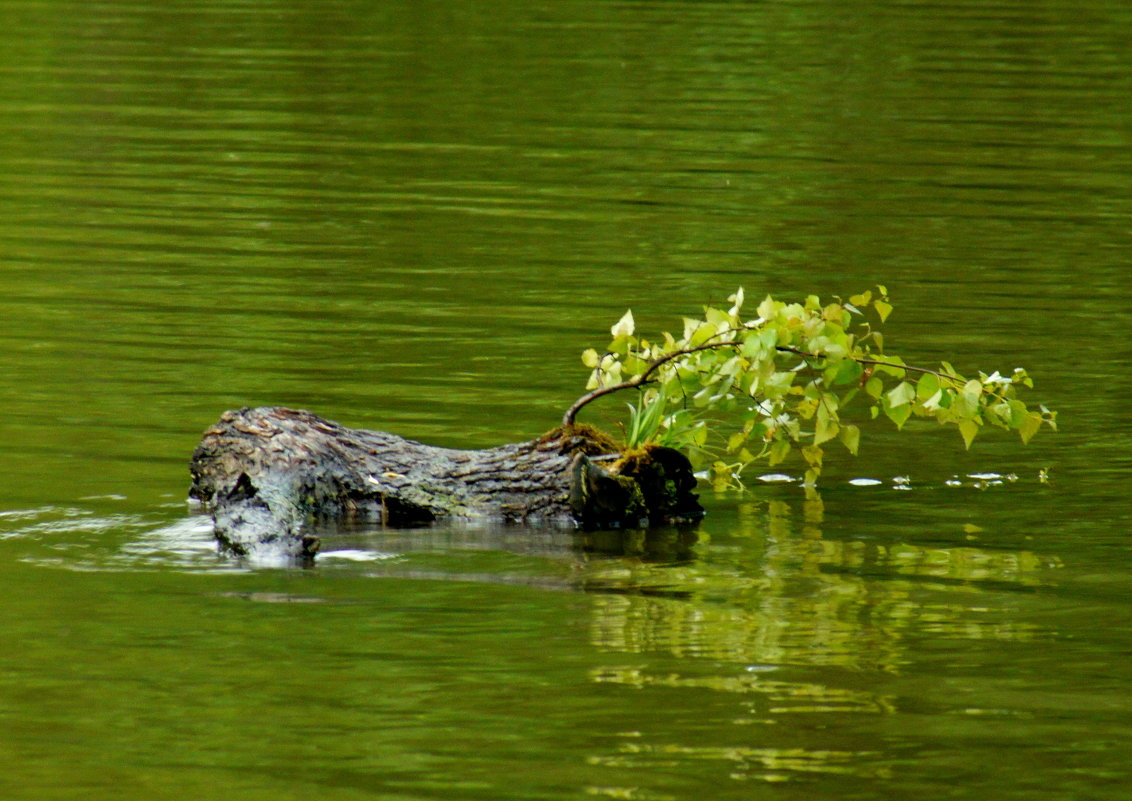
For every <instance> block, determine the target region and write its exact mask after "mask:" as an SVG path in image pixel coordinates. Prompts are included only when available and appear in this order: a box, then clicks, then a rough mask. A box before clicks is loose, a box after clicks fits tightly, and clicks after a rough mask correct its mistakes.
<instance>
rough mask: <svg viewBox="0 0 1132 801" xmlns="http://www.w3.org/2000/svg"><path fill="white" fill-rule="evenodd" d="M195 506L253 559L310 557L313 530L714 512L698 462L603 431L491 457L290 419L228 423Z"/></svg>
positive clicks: (577, 521) (195, 469) (200, 457)
mask: <svg viewBox="0 0 1132 801" xmlns="http://www.w3.org/2000/svg"><path fill="white" fill-rule="evenodd" d="M190 472H191V475H192V487H191V488H190V490H189V495H190V497H193V498H196V499H198V500H200V501H201V502H202V503H204V504H206V505H207V507H208V509H209V511H210V512H211V514H212V517H213V520H214V522H215V530H216V537H217V540H218V541H219V542H220V544H221V546H222V547H223V548H224V549H226V550H227V551H229V552H231V553H234V554H237V555H244V556H257V555H270V556H280V555H283V556H291V557H296V558H310V557H312V556H313V555H314V554H315V553H316V552H317V550H318V546H319V543H318V538H317V537H316V536H314V535H313V534H311V533H310V523H311V522H312V521H315V520H318V519H320V518H321V519H328V518H347V519H357V520H366V521H373V522H380V523H382V524H384V525H387V526H391V527H403V526H416V525H422V524H428V523H432V522H437V521H445V520H457V519H472V518H486V519H495V520H500V521H504V522H510V523H518V524H541V525H568V526H583V527H589V528H604V527H617V526H641V525H649V524H652V525H658V524H662V523H674V522H682V521H687V520H692V519H696V518H698V517H700V516H701V515H702V514H703V509H702V507H701V506H700V505H699V503H698V501H697V496H696V495H695V494H694V493H693V491H692V490H694V488H695V486H696V480H695V477H694V476H693V475H692V468H691V465H690V464H689V462H688V460H687V458H685V457H684V455H683V454H681V453H679V452H678V451H674V450H672V449H669V448H656V447H653V448H646V449H643V450H641V451H637V452H635V453H630V454H622V453H620V452H618V450H617V445H616V443H614V442H613V441H612V440H610V439H609V438H608V437H605V436H604V435H601V434H600V432H596V431H595V430H593V429H589V428H583V427H573V428H571V429H569V430H563V429H559V430H557V431H554V432H550V433H549V434H548V435H545V436H543V437H540V438H539V439H537V440H531V441H529V442H521V443H516V444H511V445H502V446H500V447H497V448H489V449H486V450H455V449H450V448H438V447H434V446H431V445H423V444H421V443H419V442H413V441H412V440H407V439H404V438H402V437H398V436H395V435H393V434H387V433H384V432H379V431H366V430H364V429H352V428H347V427H345V426H341V425H339V424H338V423H334V422H332V421H330V420H326V419H323V418H321V417H319V416H317V415H315V414H312V413H311V412H306V411H299V410H295V409H287V408H283V407H261V408H257V409H249V408H244V409H240V410H237V411H229V412H225V413H224V414H223V415H222V416H221V417H220V420H219V421H218V422H217V423H216V424H215V425H213V426H212V427H211V428H209V429H208V430H207V431H205V433H204V435H203V437H202V438H201V442H200V444H199V445H198V446H197V448H196V450H195V451H194V453H193V456H192V462H191V465H190Z"/></svg>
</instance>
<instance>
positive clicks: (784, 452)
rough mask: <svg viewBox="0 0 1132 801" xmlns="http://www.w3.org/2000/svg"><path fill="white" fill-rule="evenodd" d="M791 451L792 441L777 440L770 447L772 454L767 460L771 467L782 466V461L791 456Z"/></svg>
mask: <svg viewBox="0 0 1132 801" xmlns="http://www.w3.org/2000/svg"><path fill="white" fill-rule="evenodd" d="M790 450H791V446H790V440H788V439H780V440H775V443H774V444H773V445H771V446H770V454H769V456H768V458H767V461H768V462H769V464H770V466H771V467H774V466H775V465H776V464H781V463H782V461H783V460H784V459H785V458H786V457H787V456H789V455H790Z"/></svg>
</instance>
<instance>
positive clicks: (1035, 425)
mask: <svg viewBox="0 0 1132 801" xmlns="http://www.w3.org/2000/svg"><path fill="white" fill-rule="evenodd" d="M1041 427H1042V416H1041V415H1040V414H1038V413H1037V412H1030V413H1029V414H1027V415H1026V416H1025V417H1023V418H1022V421H1021V423H1020V424H1019V426H1018V433H1019V435H1021V437H1022V444H1023V445H1025V444H1028V443H1029V442H1030V438H1031V437H1033V436H1034V434H1037V433H1038V429H1039V428H1041Z"/></svg>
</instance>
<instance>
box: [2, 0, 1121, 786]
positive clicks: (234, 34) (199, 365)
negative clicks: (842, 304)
mask: <svg viewBox="0 0 1132 801" xmlns="http://www.w3.org/2000/svg"><path fill="white" fill-rule="evenodd" d="M0 31H2V33H0V41H2V42H3V47H0V280H2V283H0V404H2V405H0V411H2V414H0V642H2V643H3V647H2V648H0V765H2V766H3V768H2V769H0V798H4V799H18V800H20V801H22V800H24V799H27V800H28V801H32V800H34V801H51V800H53V799H67V801H75V800H76V799H78V800H83V799H90V800H92V801H93V800H96V799H97V800H99V801H101V799H116V800H120V799H138V800H139V801H141V800H142V799H144V800H145V801H154V800H158V799H175V800H176V801H183V800H184V799H193V798H224V799H229V800H230V801H252V800H256V801H258V799H265V800H266V799H271V801H287V800H288V799H304V801H306V800H307V799H319V801H324V800H325V801H338V800H339V799H343V800H344V799H364V798H381V799H507V798H517V799H518V798H522V799H544V800H549V799H593V798H597V799H602V798H605V799H634V800H636V799H644V800H647V801H660V800H661V799H673V800H683V799H732V798H734V799H752V798H753V799H764V798H765V799H783V800H784V801H793V800H794V799H797V800H798V801H802V800H803V799H805V800H807V801H809V800H810V799H824V798H830V799H834V798H836V799H868V800H869V801H890V800H891V799H913V798H914V799H939V798H948V799H972V800H974V799H978V800H979V801H984V800H985V799H995V801H1003V800H1009V799H1019V800H1022V799H1026V800H1027V801H1029V800H1030V799H1035V798H1043V799H1044V798H1049V799H1057V800H1058V801H1064V800H1066V799H1088V800H1089V801H1123V799H1125V798H1127V796H1128V787H1129V785H1130V783H1132V768H1130V765H1132V761H1130V760H1129V754H1130V753H1132V701H1130V700H1129V699H1130V698H1132V666H1130V665H1132V659H1129V656H1130V654H1132V601H1130V600H1129V599H1130V598H1132V547H1130V545H1129V539H1128V527H1129V522H1130V520H1132V502H1130V501H1129V500H1128V497H1127V487H1128V485H1129V481H1130V479H1132V460H1130V459H1129V456H1128V453H1129V452H1130V450H1132V416H1130V415H1129V413H1128V398H1129V397H1130V396H1132V381H1130V379H1129V370H1128V365H1129V362H1130V357H1132V347H1130V346H1129V344H1128V328H1129V323H1130V322H1132V315H1130V314H1129V312H1128V307H1129V302H1130V300H1132V292H1130V291H1129V288H1128V287H1129V280H1128V276H1129V270H1130V267H1132V258H1130V256H1129V254H1130V253H1132V104H1129V102H1128V98H1129V97H1132V50H1130V49H1129V47H1128V40H1129V35H1130V33H1132V11H1130V10H1129V7H1128V6H1127V5H1126V4H1125V3H1121V2H1115V1H1112V0H1110V1H1109V2H1105V1H1103V0H1102V1H1100V2H1094V1H1093V0H1088V1H1087V2H1072V3H1071V2H1068V0H1053V2H1044V3H1034V2H1029V0H1027V1H1026V2H1023V1H1022V0H1013V1H1009V2H1003V1H1002V0H992V1H991V2H965V3H951V4H931V3H919V2H911V3H906V2H905V3H895V2H894V3H886V2H849V3H844V2H840V3H833V2H829V1H828V0H815V2H793V1H792V0H791V1H788V2H691V1H690V0H673V1H672V2H582V1H581V0H565V1H564V2H553V3H533V2H517V1H513V0H502V2H496V3H490V4H487V3H473V2H466V1H465V0H455V1H453V2H407V1H404V0H393V1H392V2H380V3H379V2H365V1H364V0H343V2H324V1H322V0H256V1H255V2H253V1H252V0H194V2H187V0H169V1H168V2H161V3H156V2H154V3H144V2H139V0H121V2H103V1H102V0H96V1H95V2H60V1H57V0H10V1H7V2H3V3H0ZM877 282H882V283H884V284H886V285H887V286H888V289H889V291H890V292H891V294H892V296H893V300H894V302H895V303H896V309H897V310H896V313H895V314H894V316H893V318H892V319H891V321H890V324H889V326H888V327H887V330H888V341H889V343H890V345H891V346H892V348H893V349H894V350H897V351H898V352H900V353H901V354H902V355H905V356H906V357H908V358H910V359H915V360H917V361H919V362H922V363H925V364H931V363H933V362H934V361H936V360H938V359H940V358H948V359H950V360H951V361H953V362H954V363H955V365H956V366H957V367H958V368H959V369H960V370H966V371H973V370H975V369H978V368H982V369H985V370H987V371H988V372H989V371H991V370H995V369H999V370H1003V371H1006V370H1009V369H1011V368H1013V367H1015V366H1017V365H1024V366H1026V367H1027V368H1028V369H1029V371H1030V372H1031V374H1032V375H1033V376H1034V377H1035V379H1036V381H1037V385H1038V386H1037V390H1036V391H1035V393H1034V395H1033V397H1034V398H1035V399H1036V400H1040V401H1044V402H1046V403H1047V404H1048V405H1050V406H1052V407H1054V408H1056V409H1058V410H1059V411H1060V413H1061V418H1060V419H1061V422H1062V431H1061V432H1060V433H1059V434H1057V435H1048V436H1047V435H1046V434H1045V433H1043V434H1042V435H1041V436H1040V437H1039V438H1037V439H1036V440H1035V441H1034V442H1033V443H1031V445H1030V446H1029V447H1028V448H1022V447H1021V446H1020V445H1019V444H1018V443H1017V441H1016V440H1014V439H1009V438H1007V437H1005V435H1004V436H1002V437H995V436H988V437H986V438H985V439H980V440H979V441H977V442H976V444H975V446H974V447H973V448H972V450H971V451H970V452H965V451H964V450H963V448H962V443H961V441H960V439H959V437H958V435H956V434H955V433H954V432H945V431H940V430H936V429H934V428H932V427H927V426H919V427H917V425H916V424H914V423H913V424H910V425H909V426H908V429H909V430H907V431H905V432H904V433H902V434H897V433H896V432H894V431H892V430H891V427H890V426H889V425H887V424H879V423H878V424H875V425H873V426H872V427H871V428H868V429H867V430H866V432H865V436H864V437H863V441H862V448H861V454H860V456H859V457H857V458H856V459H853V458H851V457H849V456H848V455H847V454H836V458H834V457H833V456H831V457H830V461H829V462H827V466H826V475H825V477H824V478H823V485H822V487H821V497H820V500H806V499H805V496H804V495H803V493H802V491H801V490H800V489H799V488H798V487H797V486H796V484H794V483H789V482H772V483H765V482H761V481H758V480H754V481H753V482H752V484H753V486H752V489H751V491H749V492H747V493H720V494H717V493H713V492H712V491H711V490H710V489H709V488H707V487H705V488H704V489H703V502H704V504H705V506H706V507H707V508H708V516H707V517H706V518H705V520H704V521H703V523H702V525H701V526H699V527H698V529H696V530H693V531H684V532H680V531H669V530H664V531H654V532H647V533H646V532H605V533H597V534H594V535H592V536H581V535H575V534H572V533H571V532H564V531H550V530H538V529H498V528H493V527H491V526H486V525H482V526H461V527H442V528H435V529H427V530H416V531H381V530H374V529H364V528H362V529H352V530H332V531H328V532H327V536H326V546H325V548H326V551H327V552H326V553H325V554H324V555H323V556H320V558H319V560H318V562H317V563H316V565H315V566H314V567H313V568H311V569H306V570H304V569H299V568H294V567H286V566H283V567H272V566H255V565H242V564H239V563H237V562H233V561H232V560H229V559H225V558H223V557H221V556H219V555H218V554H217V553H216V551H215V548H214V547H213V545H212V542H211V535H210V529H209V524H208V521H207V518H204V517H201V516H200V515H198V514H196V513H194V512H193V510H191V509H189V508H188V507H186V505H185V502H184V496H185V492H186V489H187V486H188V475H187V461H188V457H189V454H190V453H191V452H192V449H193V447H194V445H195V443H196V441H197V439H198V438H199V436H200V433H201V432H202V431H203V430H204V429H205V428H206V427H207V426H208V425H209V424H210V423H211V422H212V421H213V420H215V419H216V418H217V417H218V416H219V414H220V413H221V412H222V411H223V410H225V409H228V408H233V407H239V406H243V405H258V404H268V403H270V404H287V405H292V406H296V407H302V408H308V409H311V410H313V411H315V412H318V413H320V414H323V415H325V416H327V417H330V418H332V419H336V420H338V421H340V422H342V423H345V424H348V425H353V426H359V427H367V428H376V429H383V430H388V431H393V432H396V433H398V434H402V435H405V436H409V437H412V438H415V439H420V440H423V441H427V442H430V443H435V444H440V445H448V446H454V447H468V448H474V447H486V446H490V445H495V444H499V443H502V442H509V441H516V440H520V439H525V438H528V437H532V436H536V435H538V434H539V433H541V432H543V431H545V430H547V429H549V428H551V427H552V426H554V425H555V423H556V422H557V420H558V418H559V417H560V415H561V412H562V410H563V409H564V408H565V407H566V406H568V405H569V403H570V402H571V401H573V400H574V398H576V397H577V396H578V395H579V394H580V392H581V390H582V387H583V385H584V383H585V379H586V372H587V371H586V370H585V368H584V367H583V366H582V365H581V363H580V361H579V359H578V356H579V354H580V352H581V350H582V349H583V348H586V347H590V346H597V347H600V346H601V345H602V344H604V342H605V341H606V335H605V334H606V330H607V328H608V326H609V325H611V324H612V323H613V322H615V321H616V320H617V319H618V318H619V317H620V315H621V314H622V313H623V312H624V310H625V309H626V308H628V307H632V309H633V311H634V314H635V316H636V318H637V321H638V326H639V327H640V328H641V329H643V330H659V329H660V328H662V327H668V328H672V329H677V330H678V329H680V328H681V323H680V315H681V314H684V313H695V312H697V311H698V309H699V307H700V305H701V304H702V303H705V302H710V301H717V302H718V301H721V300H722V299H723V298H725V297H726V296H727V295H728V294H729V293H730V292H732V291H734V289H735V287H736V286H738V285H740V284H742V285H744V286H745V287H746V291H747V294H748V296H749V297H758V296H759V295H760V294H761V293H764V292H768V291H770V292H774V293H776V295H782V296H800V295H804V294H808V293H810V292H817V293H820V294H822V295H823V296H829V295H833V294H844V295H848V294H852V293H854V292H857V291H860V290H862V289H866V288H868V287H870V286H871V285H873V284H875V283H877ZM619 411H620V406H619V401H618V400H616V399H610V400H609V402H608V403H607V404H606V405H605V406H604V407H603V408H601V409H595V410H592V411H591V410H589V409H587V412H586V415H587V419H588V420H590V421H593V422H598V423H604V424H606V425H612V424H614V421H615V419H616V417H617V415H618V414H619ZM783 468H784V473H785V475H787V476H788V477H795V478H796V477H797V476H798V474H800V472H801V468H800V467H799V466H797V465H793V466H792V465H789V464H787V465H784V466H783ZM1044 468H1048V469H1049V470H1050V475H1051V476H1052V483H1050V484H1043V483H1042V482H1040V481H1039V479H1038V476H1039V471H1040V470H1042V469H1044ZM756 472H757V471H756ZM768 472H769V471H768ZM752 478H754V477H752ZM854 479H873V480H874V481H875V482H876V483H869V484H867V485H864V484H863V482H860V481H855V482H854V481H853V480H854ZM904 479H907V481H905V480H904Z"/></svg>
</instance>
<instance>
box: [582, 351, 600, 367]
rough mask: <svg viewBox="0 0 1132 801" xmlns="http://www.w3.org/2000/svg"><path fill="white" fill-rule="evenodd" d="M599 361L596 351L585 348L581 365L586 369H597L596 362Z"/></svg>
mask: <svg viewBox="0 0 1132 801" xmlns="http://www.w3.org/2000/svg"><path fill="white" fill-rule="evenodd" d="M600 361H601V357H600V356H598V355H597V351H596V350H594V349H593V348H586V349H585V350H584V351H582V364H584V365H585V366H586V367H590V368H593V367H597V365H598V362H600Z"/></svg>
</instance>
